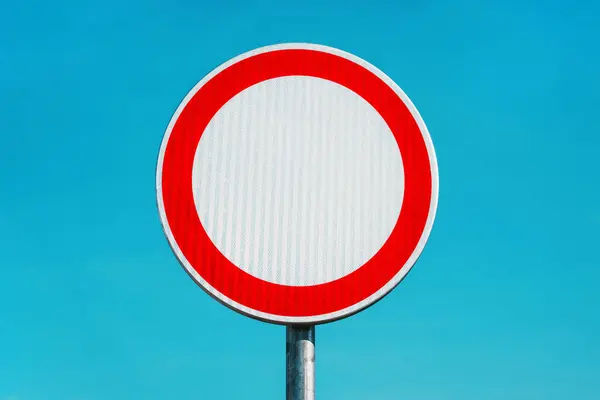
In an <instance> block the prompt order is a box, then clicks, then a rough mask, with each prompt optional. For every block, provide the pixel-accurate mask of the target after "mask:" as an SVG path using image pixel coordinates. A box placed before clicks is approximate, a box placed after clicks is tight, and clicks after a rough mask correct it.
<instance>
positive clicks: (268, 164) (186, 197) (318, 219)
mask: <svg viewBox="0 0 600 400" xmlns="http://www.w3.org/2000/svg"><path fill="white" fill-rule="evenodd" d="M157 193H158V206H159V212H160V216H161V220H162V223H163V227H164V229H165V232H166V235H167V238H168V240H169V243H170V244H171V247H172V248H173V250H174V252H175V254H176V256H177V258H178V259H179V261H180V262H181V263H182V265H183V266H184V268H185V269H186V270H187V271H188V273H189V274H190V275H191V276H192V278H194V280H195V281H196V282H197V283H198V284H199V285H200V286H201V287H202V288H204V289H205V290H206V291H207V292H208V293H209V294H211V295H212V296H213V297H215V298H216V299H218V300H219V301H221V302H222V303H224V304H226V305H227V306H229V307H231V308H233V309H235V310H236V311H239V312H241V313H243V314H246V315H249V316H251V317H254V318H258V319H261V320H266V321H269V322H275V323H285V324H291V323H312V324H315V323H323V322H327V321H332V320H335V319H339V318H343V317H345V316H348V315H351V314H353V313H356V312H358V311H360V310H362V309H364V308H365V307H367V306H369V305H370V304H372V303H374V302H376V301H377V300H379V299H380V298H381V297H383V296H384V295H385V294H386V293H388V292H389V291H390V290H391V289H393V288H394V287H395V286H396V285H397V284H398V283H399V282H400V280H401V279H402V278H403V277H404V276H405V275H406V273H407V272H408V271H409V269H410V268H411V267H412V265H413V264H414V263H415V261H416V259H417V258H418V256H419V255H420V253H421V251H422V249H423V246H424V245H425V242H426V241H427V238H428V235H429V232H430V230H431V226H432V224H433V219H434V216H435V209H436V206H437V194H438V175H437V164H436V159H435V154H434V150H433V145H432V143H431V139H430V138H429V134H428V132H427V129H426V127H425V124H424V123H423V121H422V119H421V118H420V116H419V114H418V113H417V111H416V109H415V108H414V106H413V105H412V103H411V102H410V100H409V99H408V97H407V96H406V95H405V94H404V93H403V92H402V91H401V90H400V88H399V87H398V86H397V85H396V84H395V83H394V82H392V81H391V79H390V78H388V77H387V76H386V75H384V74H383V73H382V72H381V71H379V70H377V69H376V68H375V67H373V66H372V65H370V64H368V63H367V62H365V61H364V60H362V59H359V58H357V57H355V56H352V55H350V54H348V53H345V52H342V51H340V50H336V49H332V48H329V47H324V46H317V45H305V44H289V45H277V46H270V47H266V48H261V49H258V50H254V51H251V52H249V53H246V54H243V55H241V56H239V57H237V58H235V59H233V60H230V61H229V62H227V63H225V64H223V65H222V66H220V67H218V68H217V69H216V70H214V71H213V72H211V73H210V74H209V75H208V76H207V77H206V78H204V79H203V80H202V81H201V82H200V83H198V84H197V85H196V87H194V89H193V90H192V91H191V92H190V93H189V94H188V96H187V97H186V98H185V99H184V101H183V102H182V104H181V105H180V107H179V108H178V110H177V111H176V113H175V115H174V116H173V119H172V120H171V123H170V124H169V127H168V129H167V132H166V134H165V138H164V140H163V144H162V147H161V151H160V156H159V162H158V169H157Z"/></svg>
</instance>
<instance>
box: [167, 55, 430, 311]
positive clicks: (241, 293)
mask: <svg viewBox="0 0 600 400" xmlns="http://www.w3.org/2000/svg"><path fill="white" fill-rule="evenodd" d="M292 75H302V76H312V77H317V78H322V79H327V80H330V81H333V82H336V83H338V84H340V85H343V86H345V87H346V88H348V89H350V90H352V91H354V92H355V93H357V94H358V95H360V96H361V97H362V98H363V99H365V100H366V101H367V102H369V103H370V104H371V105H372V106H373V107H374V108H375V109H376V110H377V111H378V112H379V114H380V115H381V116H382V118H383V119H384V120H385V121H386V123H387V124H388V126H389V128H390V130H391V131H392V133H393V134H394V137H395V138H396V141H397V143H398V146H399V149H400V152H401V155H402V162H403V166H404V174H405V189H404V198H403V203H402V209H401V211H400V215H399V217H398V221H397V223H396V225H395V227H394V230H393V231H392V233H391V235H390V237H389V238H388V240H387V241H386V243H385V244H384V246H383V247H382V248H381V250H380V251H379V252H378V253H377V254H375V255H374V256H373V257H372V258H371V259H370V260H369V261H368V262H367V263H366V264H364V265H363V266H362V267H360V268H358V269H357V270H355V271H354V272H352V273H350V274H348V275H346V276H344V277H342V278H339V279H337V280H335V281H332V282H327V283H323V284H319V285H314V286H285V285H279V284H275V283H271V282H267V281H264V280H262V279H259V278H256V277H254V276H252V275H250V274H248V273H247V272H245V271H243V270H242V269H240V268H238V267H236V266H235V265H234V264H232V263H231V262H230V261H229V260H228V259H227V258H226V257H225V256H223V254H221V252H220V251H219V250H218V249H217V248H216V247H215V245H214V244H213V243H212V241H211V240H210V238H209V237H208V235H207V234H206V231H205V230H204V228H203V226H202V224H201V222H200V219H199V216H198V213H197V211H196V207H195V204H194V198H193V194H192V166H193V162H194V157H195V152H196V149H197V147H198V143H199V141H200V137H201V136H202V134H203V132H204V130H205V128H206V126H207V125H208V123H209V122H210V120H211V119H212V117H213V116H214V115H215V114H216V113H217V112H218V111H219V109H220V108H221V107H222V106H223V105H225V103H226V102H227V101H229V100H230V99H231V98H232V97H233V96H235V95H236V94H238V93H239V92H241V91H242V90H244V89H246V88H248V87H250V86H252V85H255V84H257V83H259V82H262V81H265V80H268V79H273V78H278V77H283V76H292ZM160 172H161V171H159V173H160ZM161 179H162V198H163V204H164V213H165V216H166V220H167V223H168V226H169V228H170V230H171V232H172V234H173V237H174V239H175V241H176V242H177V245H178V246H179V248H180V250H181V252H182V253H183V254H184V256H185V258H186V259H187V261H188V262H189V264H190V265H191V266H192V267H193V268H194V269H195V270H196V272H197V273H198V274H199V275H200V276H201V277H202V278H203V279H204V280H206V282H207V283H208V284H209V285H211V286H212V287H213V288H214V289H215V290H217V291H218V292H220V293H221V294H222V295H223V296H225V297H227V298H229V299H231V300H233V301H235V302H236V303H238V304H241V305H244V306H246V307H248V308H250V309H253V310H256V311H258V312H263V313H268V314H272V315H278V316H285V317H314V316H318V315H324V314H329V313H333V312H336V311H340V310H343V309H346V308H348V307H351V306H353V305H355V304H357V303H359V302H361V301H362V300H364V299H366V298H367V297H369V296H371V295H372V294H374V293H375V292H377V291H378V290H379V289H381V288H382V287H383V286H385V284H386V283H388V282H389V281H390V280H392V279H393V278H394V276H395V275H396V274H397V273H398V272H399V271H400V269H401V268H402V267H403V266H404V265H405V264H406V262H407V260H408V259H409V257H410V256H411V255H412V253H413V252H414V251H415V248H416V246H417V244H418V242H419V240H420V238H421V236H422V234H423V231H424V229H425V225H426V222H427V218H428V215H429V209H430V204H431V196H432V175H431V165H430V159H429V154H428V151H427V146H426V143H425V141H424V139H423V136H422V133H421V131H420V129H419V126H418V124H417V121H416V120H415V118H414V117H413V115H412V114H411V112H410V110H409V109H408V107H407V106H406V105H405V104H404V102H403V101H402V99H401V98H400V97H399V96H398V94H396V92H394V90H393V89H392V88H391V87H389V86H388V85H387V84H386V83H385V82H384V81H383V80H381V79H380V78H379V77H378V76H377V75H375V74H374V73H372V72H371V71H369V70H367V69H366V68H365V67H363V66H361V65H359V64H356V63H355V62H353V61H350V60H348V59H346V58H343V57H341V56H337V55H334V54H330V53H326V52H322V51H317V50H307V49H282V50H274V51H269V52H266V53H261V54H257V55H254V56H251V57H249V58H245V59H243V60H241V61H238V62H236V63H234V64H233V65H231V66H229V67H227V68H225V69H224V70H223V71H221V72H219V73H218V74H217V75H215V76H214V77H213V78H212V79H210V80H209V81H207V82H206V84H204V85H203V86H202V87H200V89H199V90H198V91H197V92H196V93H195V94H194V95H193V96H192V98H191V99H190V100H189V102H188V103H187V104H186V105H185V107H184V108H183V110H182V111H181V114H180V115H179V118H178V119H177V121H176V122H175V124H174V126H173V129H172V131H171V134H170V136H169V139H168V143H167V145H166V149H165V151H164V159H163V164H162V178H161Z"/></svg>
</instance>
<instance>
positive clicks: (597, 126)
mask: <svg viewBox="0 0 600 400" xmlns="http://www.w3.org/2000/svg"><path fill="white" fill-rule="evenodd" d="M280 3H284V2H275V1H273V2H264V1H246V2H241V1H240V2H236V1H222V2H214V3H208V2H203V1H200V0H196V1H189V0H176V1H161V0H151V1H140V0H132V1H118V2H117V1H114V0H107V1H103V2H90V1H85V0H84V1H56V2H45V1H40V0H33V1H30V2H17V1H13V2H10V3H9V2H4V3H2V5H1V6H0V134H1V138H2V143H3V148H2V155H1V157H0V184H1V187H2V194H1V196H0V400H9V399H10V400H99V399H114V400H120V399H132V398H144V399H147V400H155V399H156V400H158V399H182V400H183V399H248V398H257V399H258V398H260V399H265V400H268V399H281V398H283V396H284V382H285V377H284V374H285V371H284V359H285V354H284V352H285V334H284V328H283V327H280V326H274V325H268V324H263V323H260V322H257V321H254V320H250V319H248V318H245V317H242V316H240V315H237V314H236V313H234V312H232V311H229V310H228V309H226V308H225V307H223V306H221V305H220V304H218V303H216V302H215V301H214V300H212V299H211V298H210V297H209V296H208V295H206V294H205V293H204V292H203V291H202V290H200V289H199V288H197V286H196V285H195V284H194V283H193V281H192V280H191V279H189V278H188V276H187V275H186V274H185V272H184V271H183V269H182V268H181V267H180V266H179V265H178V263H177V261H176V259H175V257H174V256H173V255H172V253H171V251H170V249H169V246H168V244H167V242H166V240H165V238H164V235H163V233H162V230H161V227H160V224H159V222H158V216H157V211H156V206H155V193H154V173H155V163H156V157H157V152H158V146H159V144H160V140H161V138H162V135H163V133H164V129H165V127H166V125H167V123H168V121H169V119H170V117H171V114H172V112H173V111H174V109H175V108H176V107H177V105H178V104H179V102H180V100H181V99H182V97H183V96H184V95H185V94H186V93H187V91H188V90H189V89H190V88H191V87H192V86H193V85H194V84H195V83H196V82H197V81H198V80H199V79H200V78H201V77H202V76H204V74H206V73H207V72H209V71H210V70H211V69H212V68H213V67H215V66H217V65H218V64H220V63H222V62H224V61H226V60H227V59H229V58H231V57H233V56H235V55H237V54H238V53H241V52H244V51H246V50H250V49H252V48H255V47H259V46H263V45H268V44H273V43H279V42H289V41H303V42H315V43H319V44H325V45H330V46H335V47H338V48H341V49H343V50H347V51H350V52H352V53H354V54H356V55H358V56H360V57H362V58H365V59H367V60H369V61H370V62H371V63H373V64H375V65H376V66H378V67H379V68H381V69H382V70H383V71H384V72H386V73H387V74H388V75H390V76H391V77H392V78H393V79H394V80H395V81H396V82H397V83H398V84H399V85H400V86H401V87H402V88H403V89H404V90H405V91H406V92H407V94H408V95H409V96H410V97H411V99H412V100H413V101H414V103H415V104H416V106H417V107H418V108H419V111H420V112H421V114H422V115H423V118H424V119H425V121H426V123H427V125H428V127H429V130H430V132H431V135H432V138H433V140H434V143H435V145H436V151H437V155H438V161H439V168H440V202H439V208H438V217H437V220H436V223H435V226H434V229H433V232H432V235H431V238H430V241H429V243H428V245H427V247H426V249H425V251H424V253H423V256H422V257H421V258H420V260H419V262H418V263H417V265H416V266H415V267H414V269H413V270H412V272H411V273H410V275H409V276H408V278H407V279H406V280H404V281H403V282H402V283H401V284H400V286H399V287H398V288H396V290H395V291H394V292H392V294H390V295H389V296H388V297H386V298H385V299H384V300H383V301H381V302H379V303H378V304H377V305H376V306H374V307H372V308H370V309H368V310H367V311H365V312H363V313H361V314H359V315H356V316H354V317H351V318H349V319H346V320H343V321H340V322H336V323H333V324H330V325H326V326H320V327H318V329H317V395H318V397H319V398H322V399H326V398H329V399H346V400H355V399H356V400H358V399H403V398H407V399H408V398H410V399H414V400H452V399H456V400H471V399H482V398H484V399H487V400H496V399H502V400H504V399H515V400H521V399H528V400H532V399H540V400H555V399H556V400H559V399H560V400H564V399H578V400H596V399H598V398H600V382H599V381H598V376H599V375H600V345H599V344H598V338H599V337H600V313H599V312H598V310H599V309H600V291H598V290H597V282H598V280H599V279H600V270H599V267H600V257H598V252H597V248H596V246H597V245H598V239H599V238H600V236H599V235H598V230H599V229H600V185H599V183H600V167H598V164H597V152H598V148H599V146H600V138H599V136H598V132H599V130H600V123H599V122H598V119H597V117H596V116H595V115H596V107H597V105H598V104H599V102H600V79H599V78H598V71H599V69H600V59H599V58H600V52H598V41H599V40H600V29H599V28H598V27H597V24H596V21H595V15H597V14H598V12H600V9H599V6H598V4H596V3H594V2H591V1H588V2H586V1H579V2H567V1H516V0H509V1H504V2H500V1H497V2H491V1H476V0H472V1H460V2H457V1H421V2H415V1H413V2H404V1H402V2H401V1H369V2H354V1H346V2H334V1H322V0H321V1H306V2H302V5H300V2H298V5H287V6H283V5H281V4H280ZM290 3H291V2H290Z"/></svg>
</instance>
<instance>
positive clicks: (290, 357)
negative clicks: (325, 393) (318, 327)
mask: <svg viewBox="0 0 600 400" xmlns="http://www.w3.org/2000/svg"><path fill="white" fill-rule="evenodd" d="M286 337H287V338H286V349H285V350H286V382H285V391H286V396H285V398H286V400H315V327H314V326H311V325H307V326H288V327H286Z"/></svg>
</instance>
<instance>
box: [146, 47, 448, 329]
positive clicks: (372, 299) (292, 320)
mask: <svg viewBox="0 0 600 400" xmlns="http://www.w3.org/2000/svg"><path fill="white" fill-rule="evenodd" d="M285 49H303V50H316V51H321V52H324V53H330V54H333V55H336V56H339V57H343V58H345V59H348V60H350V61H352V62H355V63H356V64H359V65H361V66H362V67H364V68H366V69H367V70H369V71H370V72H372V73H373V74H375V75H376V76H377V77H379V78H380V79H381V80H382V81H384V82H385V83H386V84H387V85H388V86H389V87H390V88H392V90H393V91H394V92H395V93H396V94H397V95H398V96H399V97H400V99H402V101H403V102H404V104H405V105H406V107H407V108H408V109H409V111H410V113H411V115H412V116H413V118H414V119H415V121H416V122H417V125H418V126H419V130H420V131H421V135H422V137H423V140H424V141H425V145H426V147H427V153H428V156H429V163H430V166H431V186H432V187H431V202H430V205H429V214H428V217H427V221H426V223H425V228H424V230H423V232H422V234H421V238H420V239H419V242H418V243H417V246H416V247H415V250H414V251H413V253H412V254H411V256H410V257H409V258H408V260H407V261H406V263H405V264H404V265H403V266H402V268H400V270H399V271H398V273H397V274H396V275H394V277H393V278H392V279H391V280H390V281H389V282H387V283H386V284H385V285H384V286H383V287H381V288H380V289H379V290H377V291H376V292H375V293H373V294H372V295H370V296H369V297H367V298H366V299H364V300H362V301H360V302H358V303H356V304H353V305H351V306H349V307H346V308H344V309H342V310H338V311H335V312H332V313H328V314H321V315H313V316H309V317H289V316H282V315H275V314H270V313H265V312H262V311H257V310H254V309H252V308H249V307H246V306H244V305H243V304H240V303H238V302H236V301H233V300H232V299H230V298H228V297H226V296H224V295H223V294H222V293H220V292H219V291H217V290H216V289H215V288H214V287H212V286H211V285H210V284H209V283H208V282H206V281H205V280H204V279H203V278H202V276H200V274H198V272H196V270H195V269H194V268H193V267H192V265H191V264H190V263H189V262H188V260H187V259H186V258H185V255H184V254H183V252H182V251H181V249H180V248H179V246H178V245H177V242H176V241H175V237H174V236H173V233H172V232H171V228H170V227H169V224H168V221H167V216H166V213H165V208H164V202H163V196H162V179H161V178H162V166H163V161H164V155H165V150H166V147H167V143H168V142H169V137H170V136H171V132H172V130H173V127H174V126H175V123H176V122H177V119H178V118H179V115H180V114H181V112H182V111H183V109H184V108H185V107H186V106H187V104H188V102H189V101H190V100H191V99H192V97H193V96H194V95H195V94H196V93H197V92H198V90H200V88H201V87H202V86H204V85H205V84H206V82H208V81H209V80H211V79H212V78H213V77H214V76H216V75H217V74H218V73H220V72H221V71H223V70H224V69H226V68H228V67H229V66H231V65H233V64H235V63H237V62H239V61H241V60H243V59H246V58H249V57H252V56H255V55H257V54H261V53H267V52H271V51H275V50H285ZM156 193H157V205H158V211H159V216H160V222H161V224H162V226H163V229H164V231H165V235H166V236H167V239H168V242H169V245H170V246H171V249H172V250H173V252H174V253H175V255H176V257H177V259H178V260H179V262H180V264H181V265H182V266H183V267H184V268H185V270H186V272H187V273H188V274H189V275H190V276H191V277H192V279H194V281H196V283H197V284H198V285H199V286H200V287H201V288H202V289H204V290H205V291H206V292H207V293H208V294H209V295H211V296H212V297H213V298H215V299H216V300H218V301H219V302H221V303H222V304H224V305H226V306H227V307H229V308H231V309H233V310H234V311H237V312H239V313H241V314H244V315H246V316H249V317H251V318H255V319H258V320H261V321H265V322H270V323H275V324H284V325H290V324H323V323H326V322H332V321H335V320H339V319H342V318H346V317H349V316H351V315H353V314H356V313H358V312H359V311H362V310H364V309H366V308H367V307H369V306H371V305H373V304H375V303H376V302H377V301H379V300H381V299H382V298H383V297H384V296H386V295H387V294H388V293H389V292H391V291H392V289H394V288H395V287H396V286H397V285H398V284H399V283H400V281H402V279H404V277H405V276H406V275H407V274H408V272H409V271H410V270H411V269H412V267H413V266H414V264H415V263H416V261H417V259H418V258H419V256H420V255H421V253H422V251H423V248H424V247H425V244H426V243H427V240H428V239H429V234H430V233H431V229H432V227H433V221H434V220H435V214H436V211H437V203H438V196H439V176H438V165H437V159H436V155H435V150H434V147H433V142H432V140H431V137H430V136H429V131H428V130H427V127H426V126H425V122H424V121H423V118H421V115H420V114H419V112H418V111H417V109H416V107H415V106H414V104H413V103H412V101H411V100H410V99H409V98H408V96H407V95H406V94H405V93H404V91H403V90H402V89H400V87H399V86H398V85H397V84H396V83H395V82H394V81H393V80H392V79H391V78H390V77H388V76H387V75H386V74H384V73H383V72H382V71H380V70H379V69H378V68H376V67H375V66H373V65H371V64H370V63H369V62H367V61H365V60H363V59H362V58H360V57H357V56H355V55H353V54H350V53H348V52H345V51H343V50H339V49H336V48H333V47H329V46H323V45H317V44H309V43H284V44H276V45H271V46H265V47H260V48H257V49H254V50H251V51H248V52H246V53H243V54H241V55H239V56H237V57H234V58H232V59H230V60H229V61H227V62H225V63H224V64H221V65H220V66H218V67H217V68H215V69H214V70H212V71H211V72H210V73H209V74H208V75H206V76H205V77H204V78H203V79H202V80H201V81H200V82H198V83H197V84H196V85H195V86H194V87H193V88H192V90H190V92H189V93H188V94H187V95H186V96H185V98H184V99H183V101H182V102H181V103H180V105H179V107H177V110H176V111H175V113H174V114H173V116H172V117H171V120H170V122H169V125H168V126H167V129H166V132H165V135H164V137H163V141H162V143H161V146H160V151H159V155H158V162H157V168H156Z"/></svg>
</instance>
